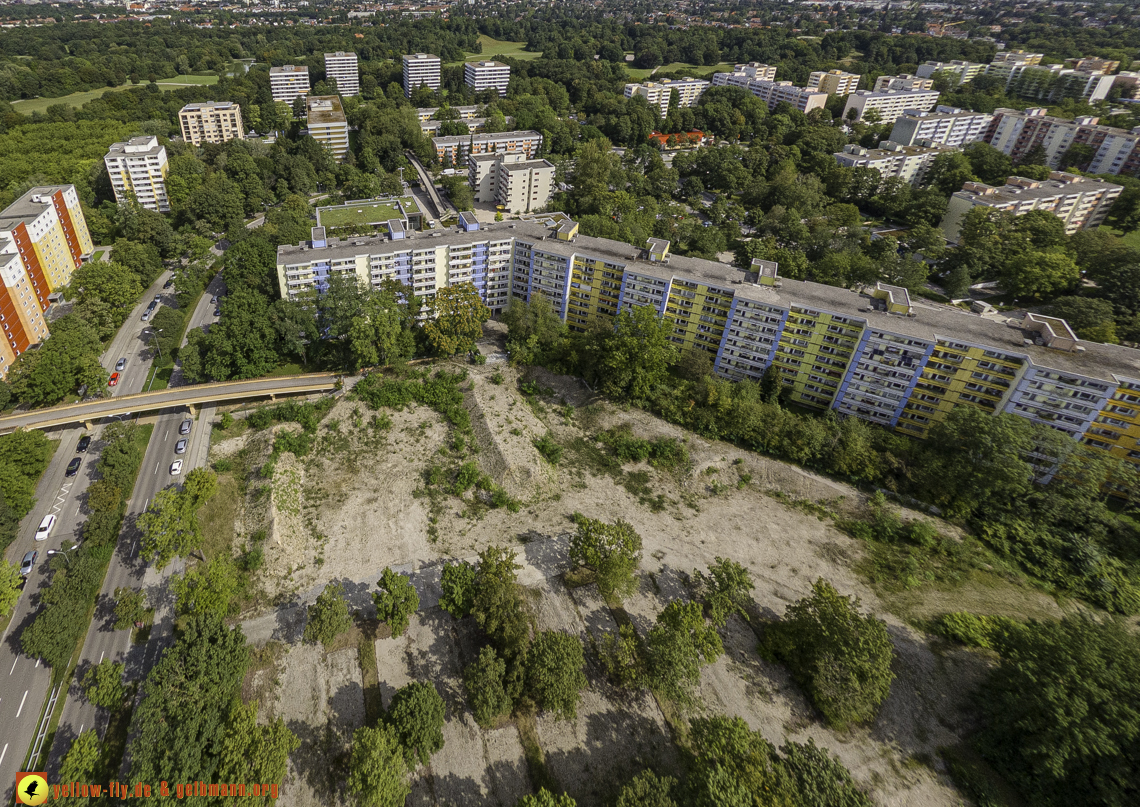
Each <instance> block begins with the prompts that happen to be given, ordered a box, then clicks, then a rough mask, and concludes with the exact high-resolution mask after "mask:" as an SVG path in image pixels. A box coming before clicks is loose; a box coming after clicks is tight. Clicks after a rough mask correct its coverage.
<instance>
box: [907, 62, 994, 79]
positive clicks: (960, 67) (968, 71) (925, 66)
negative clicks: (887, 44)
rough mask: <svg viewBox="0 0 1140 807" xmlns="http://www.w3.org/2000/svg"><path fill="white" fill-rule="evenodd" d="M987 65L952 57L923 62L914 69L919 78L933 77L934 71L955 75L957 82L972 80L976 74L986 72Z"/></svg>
mask: <svg viewBox="0 0 1140 807" xmlns="http://www.w3.org/2000/svg"><path fill="white" fill-rule="evenodd" d="M986 67H987V65H985V64H983V63H981V62H964V61H962V60H960V59H954V60H952V61H949V62H924V63H922V64H920V65H919V66H918V69H917V70H915V71H914V73H915V75H916V76H918V77H919V78H929V79H933V78H934V75H935V74H936V73H944V74H948V75H953V76H956V77H957V79H958V83H959V84H966V83H968V82H970V81H973V80H974V79H975V78H976V77H977V76H980V75H982V74H983V73H985V72H986Z"/></svg>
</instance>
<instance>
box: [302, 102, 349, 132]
mask: <svg viewBox="0 0 1140 807" xmlns="http://www.w3.org/2000/svg"><path fill="white" fill-rule="evenodd" d="M305 111H306V114H307V117H308V120H309V125H310V126H311V125H313V124H314V123H317V124H320V123H347V119H346V118H345V117H344V107H343V106H341V103H340V97H339V96H336V95H310V96H309V97H308V98H306V99H305Z"/></svg>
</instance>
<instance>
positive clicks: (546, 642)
mask: <svg viewBox="0 0 1140 807" xmlns="http://www.w3.org/2000/svg"><path fill="white" fill-rule="evenodd" d="M585 665H586V659H585V657H584V656H583V653H582V642H581V641H580V640H579V639H578V637H577V636H570V635H569V634H565V633H562V632H560V631H553V630H546V631H543V632H542V633H540V634H539V635H538V636H537V638H535V640H534V642H533V643H532V644H531V646H530V649H529V650H528V651H527V655H526V681H527V690H528V691H529V693H530V696H531V697H532V698H534V702H535V703H536V704H538V707H539V708H540V709H544V710H546V711H548V712H553V713H554V714H556V715H557V716H558V717H559V718H562V719H565V720H573V719H574V717H575V716H576V715H577V712H578V700H579V698H580V697H581V691H582V690H583V689H585V688H586V685H587V682H586V675H585V673H583V672H582V668H583V667H584V666H585Z"/></svg>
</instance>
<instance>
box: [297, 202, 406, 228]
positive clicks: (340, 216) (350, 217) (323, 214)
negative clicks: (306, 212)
mask: <svg viewBox="0 0 1140 807" xmlns="http://www.w3.org/2000/svg"><path fill="white" fill-rule="evenodd" d="M400 203H401V205H403V207H404V211H405V212H404V213H401V212H400V209H399V208H398V207H397V206H396V205H395V203H393V202H373V203H370V204H358V205H337V206H336V207H327V208H321V209H320V210H319V211H318V213H317V217H318V219H319V220H320V223H321V226H322V227H348V226H351V225H354V224H380V223H382V222H386V221H388V219H403V218H406V217H407V214H414V213H419V212H420V210H419V207H418V206H417V205H416V203H415V200H413V199H410V198H408V199H401V200H400Z"/></svg>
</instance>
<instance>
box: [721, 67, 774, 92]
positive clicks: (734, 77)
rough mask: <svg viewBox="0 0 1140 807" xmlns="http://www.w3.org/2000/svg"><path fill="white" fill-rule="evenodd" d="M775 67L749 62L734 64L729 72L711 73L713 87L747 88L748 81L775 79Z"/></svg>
mask: <svg viewBox="0 0 1140 807" xmlns="http://www.w3.org/2000/svg"><path fill="white" fill-rule="evenodd" d="M775 80H776V68H775V67H773V66H772V65H770V64H761V63H760V62H749V63H748V64H738V65H736V66H735V67H734V68H733V69H732V72H731V73H713V77H712V83H713V86H714V87H741V88H743V89H748V82H750V81H775Z"/></svg>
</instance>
